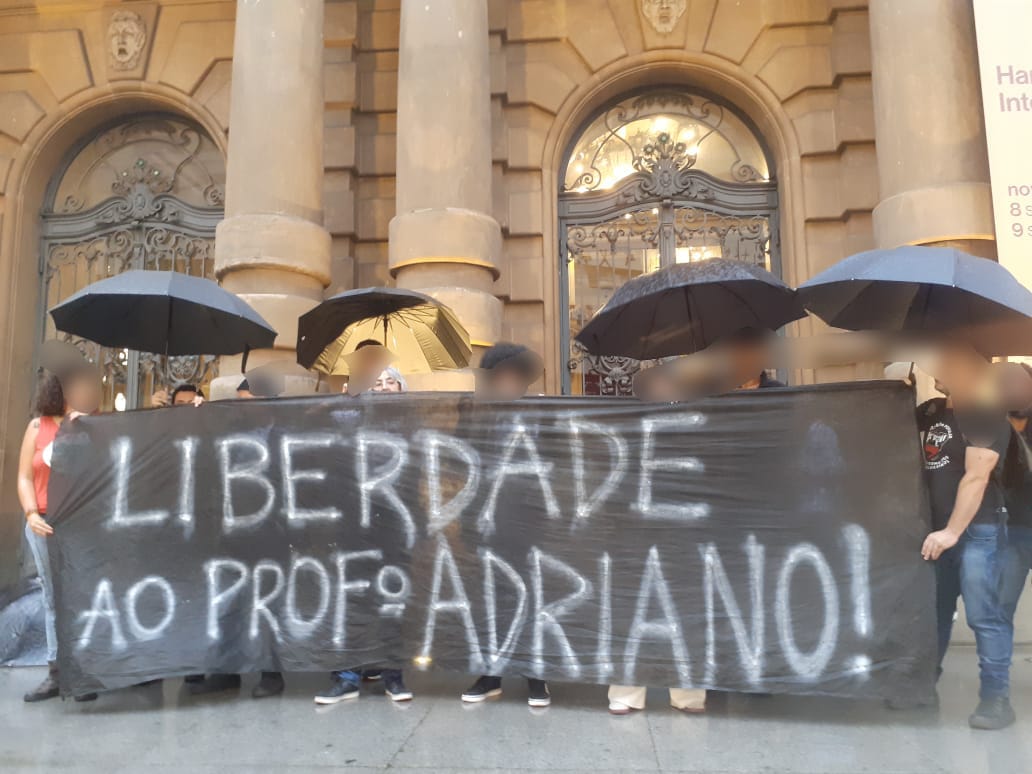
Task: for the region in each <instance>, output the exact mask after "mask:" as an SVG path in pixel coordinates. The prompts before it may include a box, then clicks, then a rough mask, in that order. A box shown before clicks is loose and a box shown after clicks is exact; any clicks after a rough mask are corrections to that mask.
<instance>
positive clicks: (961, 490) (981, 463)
mask: <svg viewBox="0 0 1032 774" xmlns="http://www.w3.org/2000/svg"><path fill="white" fill-rule="evenodd" d="M999 460H1000V455H999V453H998V452H995V451H993V450H992V449H983V448H981V447H978V446H969V447H968V448H967V451H966V452H965V453H964V477H963V478H962V479H961V480H960V484H959V485H958V486H957V499H956V500H955V501H954V503H953V512H952V513H951V514H950V520H949V522H948V523H947V524H946V528H945V529H941V530H939V531H938V532H933V533H931V534H930V535H929V536H928V537H926V538H925V542H924V545H923V546H922V547H921V556H922V557H924V558H925V559H931V560H934V559H938V558H939V557H940V556H941V555H942V553H943V552H944V551H947V550H948V549H950V548H953V546H954V545H956V543H957V541H958V540H960V536H961V535H962V534H964V530H966V529H967V528H968V525H969V524H971V520H972V519H973V518H975V514H976V513H977V512H978V508H979V506H980V505H981V504H982V497H983V496H984V495H985V488H986V487H987V486H989V478H990V476H991V475H992V472H993V468H995V467H996V463H997V462H999Z"/></svg>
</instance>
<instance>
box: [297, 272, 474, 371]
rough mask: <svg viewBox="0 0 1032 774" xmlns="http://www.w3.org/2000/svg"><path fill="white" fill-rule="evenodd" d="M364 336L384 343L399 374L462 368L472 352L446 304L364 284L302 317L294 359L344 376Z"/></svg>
mask: <svg viewBox="0 0 1032 774" xmlns="http://www.w3.org/2000/svg"><path fill="white" fill-rule="evenodd" d="M367 339H372V340H374V341H378V342H382V343H383V345H384V346H385V347H387V349H389V350H390V351H391V353H392V354H393V356H394V361H393V362H394V365H395V366H396V367H397V368H398V370H399V371H401V372H402V373H429V372H431V371H443V370H448V369H452V368H465V367H466V366H467V365H469V359H470V358H471V357H472V356H473V350H472V348H471V347H470V344H469V333H467V332H466V329H465V328H464V327H462V323H460V322H459V320H458V318H457V317H456V316H455V313H454V312H452V310H451V309H449V308H448V307H447V306H445V305H444V304H442V303H440V302H439V301H437V300H435V299H433V298H431V297H430V296H427V295H423V294H422V293H416V292H415V291H412V290H401V289H399V288H362V289H359V290H349V291H347V292H345V293H340V294H339V295H336V296H333V297H332V298H328V299H326V300H325V301H323V302H322V303H321V304H319V306H317V307H315V309H313V310H312V311H310V312H308V313H306V314H304V315H302V317H301V319H300V320H299V321H298V329H297V362H298V363H300V364H301V365H303V366H304V367H305V368H314V369H315V370H316V371H319V372H320V373H324V374H329V375H337V376H346V375H347V374H348V373H349V366H348V358H347V356H348V355H350V354H351V353H352V352H354V351H355V348H356V347H357V346H358V345H359V344H360V343H361V342H363V341H365V340H367Z"/></svg>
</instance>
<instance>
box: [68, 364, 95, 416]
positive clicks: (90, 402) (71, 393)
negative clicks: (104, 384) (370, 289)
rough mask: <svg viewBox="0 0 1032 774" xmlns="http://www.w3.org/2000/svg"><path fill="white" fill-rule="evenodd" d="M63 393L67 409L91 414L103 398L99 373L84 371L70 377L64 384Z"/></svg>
mask: <svg viewBox="0 0 1032 774" xmlns="http://www.w3.org/2000/svg"><path fill="white" fill-rule="evenodd" d="M64 395H65V403H67V404H68V409H69V410H71V411H79V412H81V413H83V414H92V413H93V412H95V411H96V410H97V409H99V408H100V403H101V400H102V399H103V393H102V390H101V383H100V374H99V373H97V372H96V371H84V372H83V373H81V374H76V375H75V376H72V377H70V378H69V379H68V380H67V384H65V386H64Z"/></svg>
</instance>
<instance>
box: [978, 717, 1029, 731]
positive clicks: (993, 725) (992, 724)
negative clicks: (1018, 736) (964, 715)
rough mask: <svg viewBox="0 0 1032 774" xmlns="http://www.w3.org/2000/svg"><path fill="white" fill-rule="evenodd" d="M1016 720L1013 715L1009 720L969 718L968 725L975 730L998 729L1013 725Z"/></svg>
mask: <svg viewBox="0 0 1032 774" xmlns="http://www.w3.org/2000/svg"><path fill="white" fill-rule="evenodd" d="M1016 720H1017V718H1015V717H1011V718H1010V719H1009V720H1003V721H994V720H988V719H986V720H982V719H980V718H969V719H968V725H969V726H971V728H973V729H975V730H976V731H1000V730H1002V729H1004V728H1008V727H1009V726H1013V725H1014V722H1015V721H1016Z"/></svg>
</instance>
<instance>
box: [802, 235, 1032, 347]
mask: <svg viewBox="0 0 1032 774" xmlns="http://www.w3.org/2000/svg"><path fill="white" fill-rule="evenodd" d="M799 295H800V298H802V300H803V303H804V304H805V305H806V308H807V309H809V310H810V311H811V312H813V313H814V314H816V315H817V316H818V317H820V318H821V319H822V320H824V321H825V322H826V323H828V324H829V325H833V326H835V327H836V328H846V329H849V330H854V331H859V330H882V331H901V332H916V333H922V334H931V335H933V336H935V335H943V336H945V337H949V338H951V339H956V338H963V339H965V340H966V341H968V342H969V343H970V344H971V345H973V346H974V347H975V348H976V349H978V350H979V351H980V352H981V353H982V354H983V355H987V356H994V355H999V356H1003V355H1028V354H1032V292H1029V290H1028V289H1027V288H1026V287H1025V286H1024V285H1022V284H1021V283H1020V282H1018V281H1017V280H1016V279H1015V278H1014V275H1012V274H1011V273H1010V272H1009V271H1007V269H1005V268H1004V267H1003V266H1001V265H1000V264H998V263H996V262H995V261H990V260H989V259H987V258H976V257H975V256H973V255H968V254H967V253H964V252H961V251H960V250H955V249H952V248H945V247H897V248H894V249H891V250H871V251H868V252H864V253H858V254H856V255H853V256H850V257H849V258H846V259H845V260H842V261H840V262H839V263H837V264H835V265H834V266H832V267H831V268H830V269H827V270H826V271H823V272H821V273H820V274H818V275H817V276H816V277H814V278H813V279H811V280H810V281H809V282H807V283H805V284H804V285H803V286H802V287H800V288H799Z"/></svg>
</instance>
